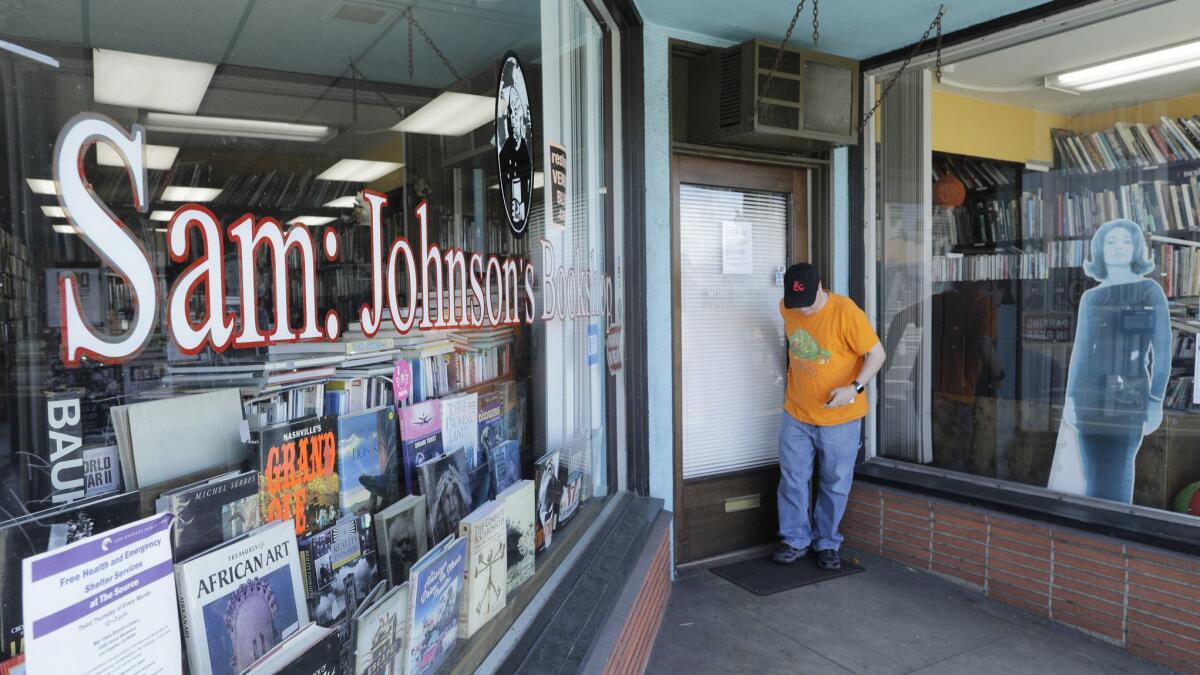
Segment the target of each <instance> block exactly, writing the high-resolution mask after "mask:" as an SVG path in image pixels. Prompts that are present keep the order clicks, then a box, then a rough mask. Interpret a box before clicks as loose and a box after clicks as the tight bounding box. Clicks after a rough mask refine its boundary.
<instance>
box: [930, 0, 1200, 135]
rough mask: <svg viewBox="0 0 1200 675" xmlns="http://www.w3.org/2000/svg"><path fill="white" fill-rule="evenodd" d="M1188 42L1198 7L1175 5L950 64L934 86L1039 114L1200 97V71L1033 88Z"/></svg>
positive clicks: (1196, 28)
mask: <svg viewBox="0 0 1200 675" xmlns="http://www.w3.org/2000/svg"><path fill="white" fill-rule="evenodd" d="M1196 39H1200V2H1195V0H1175V2H1169V3H1165V4H1161V5H1158V6H1155V7H1150V8H1148V9H1142V10H1140V11H1137V12H1134V13H1130V14H1126V15H1123V16H1119V17H1116V18H1114V19H1109V20H1108V21H1103V22H1100V23H1095V24H1092V25H1090V26H1085V27H1083V28H1078V29H1075V30H1071V31H1067V32H1064V33H1060V34H1058V35H1054V36H1051V37H1047V38H1043V39H1040V40H1035V41H1032V42H1027V43H1025V44H1022V45H1018V46H1016V47H1010V48H1008V49H1004V50H1001V51H998V52H993V53H991V54H987V55H984V56H979V57H976V58H973V59H968V60H966V61H962V62H959V63H955V64H952V65H951V66H950V67H949V68H947V72H945V73H944V77H945V78H946V79H945V80H944V83H943V85H942V87H943V88H944V89H946V90H947V91H951V92H953V93H957V94H962V95H965V96H969V97H971V98H978V99H983V100H991V101H996V102H998V103H1006V104H1009V105H1015V106H1020V107H1024V108H1032V109H1035V110H1041V111H1044V112H1054V113H1058V114H1063V115H1082V114H1087V113H1092V112H1100V111H1103V110H1109V109H1112V108H1116V107H1121V106H1123V105H1129V104H1133V103H1138V102H1143V101H1156V100H1161V99H1168V98H1174V97H1176V96H1182V95H1185V94H1194V93H1196V92H1200V68H1196V69H1193V70H1187V71H1183V72H1180V73H1175V74H1172V75H1165V76H1162V77H1157V78H1153V79H1149V80H1143V81H1141V82H1133V83H1130V84H1127V85H1123V86H1117V87H1111V88H1108V89H1101V90H1098V91H1094V92H1088V93H1085V94H1080V95H1076V94H1068V93H1064V92H1059V91H1053V90H1050V89H1046V88H1045V87H1043V86H1041V85H1042V82H1043V78H1044V77H1045V76H1046V75H1053V74H1056V73H1061V72H1063V71H1066V70H1071V69H1074V68H1079V67H1083V66H1089V65H1094V64H1096V63H1101V62H1104V61H1107V60H1112V59H1115V58H1119V57H1123V56H1129V55H1133V54H1137V53H1139V52H1144V51H1149V50H1152V49H1157V48H1160V47H1166V46H1169V45H1173V44H1177V43H1180V42H1187V41H1191V40H1196ZM954 84H957V85H961V86H953V85H954ZM947 85H951V86H947Z"/></svg>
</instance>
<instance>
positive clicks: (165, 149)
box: [96, 143, 179, 171]
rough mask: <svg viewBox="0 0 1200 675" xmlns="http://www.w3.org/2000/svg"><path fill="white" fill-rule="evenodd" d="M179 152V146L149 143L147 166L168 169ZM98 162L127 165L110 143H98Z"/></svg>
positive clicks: (161, 169)
mask: <svg viewBox="0 0 1200 675" xmlns="http://www.w3.org/2000/svg"><path fill="white" fill-rule="evenodd" d="M178 154H179V148H177V147H175V146H172V145H147V146H146V152H145V155H146V168H147V169H155V170H157V171H166V170H167V169H170V168H171V165H172V164H174V163H175V155H178ZM96 163H97V164H99V165H100V166H115V167H120V168H124V167H125V162H123V161H121V155H119V154H117V151H116V150H114V149H113V146H111V145H109V144H108V143H97V144H96Z"/></svg>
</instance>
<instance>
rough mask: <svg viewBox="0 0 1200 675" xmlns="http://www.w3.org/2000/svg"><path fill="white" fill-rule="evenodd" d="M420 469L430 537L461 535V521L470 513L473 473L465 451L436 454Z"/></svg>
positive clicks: (440, 537)
mask: <svg viewBox="0 0 1200 675" xmlns="http://www.w3.org/2000/svg"><path fill="white" fill-rule="evenodd" d="M417 469H418V474H417V475H418V478H419V482H420V488H421V494H423V495H424V496H425V518H426V522H427V525H426V531H427V534H428V535H429V538H430V540H431V541H441V540H442V539H445V538H446V537H450V536H454V535H456V534H458V523H459V522H460V521H461V520H462V519H463V518H464V517H466V515H467V514H468V513H470V512H471V492H470V490H471V485H470V476H469V475H468V472H467V460H466V458H465V457H464V456H463V452H462V450H455V451H454V452H451V453H450V454H447V455H442V456H440V457H435V458H433V459H431V460H429V461H428V462H425V463H424V464H421V465H420V466H418V467H417Z"/></svg>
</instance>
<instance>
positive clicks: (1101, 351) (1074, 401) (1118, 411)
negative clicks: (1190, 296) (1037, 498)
mask: <svg viewBox="0 0 1200 675" xmlns="http://www.w3.org/2000/svg"><path fill="white" fill-rule="evenodd" d="M1152 269H1154V263H1153V262H1152V261H1151V259H1150V257H1149V255H1148V254H1147V250H1146V240H1145V235H1144V234H1143V233H1142V229H1141V228H1140V227H1139V226H1138V225H1137V224H1136V223H1134V222H1133V221H1130V220H1124V219H1121V220H1114V221H1112V222H1109V223H1105V224H1104V225H1102V226H1101V227H1100V229H1099V230H1098V231H1097V232H1096V234H1095V235H1094V236H1093V237H1092V242H1091V259H1090V260H1088V261H1086V262H1085V263H1084V264H1083V270H1084V272H1085V273H1087V275H1088V276H1090V277H1091V278H1093V279H1095V280H1096V281H1099V282H1100V285H1099V286H1096V287H1095V288H1091V289H1089V290H1087V291H1084V293H1083V296H1082V297H1081V298H1080V301H1079V316H1078V321H1077V324H1076V329H1075V346H1074V349H1073V350H1072V351H1071V363H1070V369H1069V370H1068V372H1067V395H1066V405H1065V406H1064V407H1063V425H1062V426H1061V427H1060V428H1059V442H1058V444H1057V447H1056V450H1055V457H1054V467H1053V468H1052V469H1051V475H1050V485H1049V487H1051V488H1053V489H1059V490H1066V491H1071V492H1076V493H1081V494H1085V495H1087V496H1089V497H1100V498H1102V499H1111V500H1114V501H1121V502H1125V503H1127V504H1128V503H1132V502H1133V477H1134V459H1135V458H1136V457H1137V452H1138V449H1139V448H1140V447H1141V445H1142V438H1143V437H1145V436H1146V435H1147V434H1150V433H1152V432H1153V431H1154V430H1155V429H1157V428H1158V427H1159V425H1161V424H1162V419H1163V394H1164V393H1165V392H1166V388H1167V378H1168V377H1169V376H1170V372H1171V358H1170V351H1171V321H1170V313H1169V311H1168V308H1167V297H1166V295H1164V294H1163V290H1162V287H1161V286H1159V284H1158V283H1157V282H1155V281H1154V280H1152V279H1147V278H1145V276H1144V275H1145V274H1147V273H1148V272H1150V271H1151V270H1152ZM1064 436H1066V437H1064ZM1071 441H1074V443H1072V442H1071ZM1072 446H1074V447H1077V448H1078V468H1075V467H1074V466H1070V464H1073V462H1069V461H1068V458H1067V457H1066V455H1067V454H1068V453H1070V452H1071V451H1072V450H1073V449H1074V448H1073V447H1072ZM1076 472H1078V474H1079V475H1074V476H1072V475H1067V474H1072V473H1076ZM1068 486H1070V487H1068Z"/></svg>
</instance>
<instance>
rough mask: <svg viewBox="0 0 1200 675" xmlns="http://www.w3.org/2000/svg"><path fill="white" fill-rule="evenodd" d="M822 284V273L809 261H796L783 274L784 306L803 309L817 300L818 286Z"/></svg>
mask: <svg viewBox="0 0 1200 675" xmlns="http://www.w3.org/2000/svg"><path fill="white" fill-rule="evenodd" d="M820 285H821V273H820V272H818V271H817V268H816V267H813V266H812V265H810V264H809V263H796V264H795V265H792V266H791V267H789V268H788V269H787V273H786V274H784V275H783V306H784V307H787V308H788V309H802V308H804V307H808V306H809V305H811V304H813V303H814V302H816V300H817V288H818V287H820Z"/></svg>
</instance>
